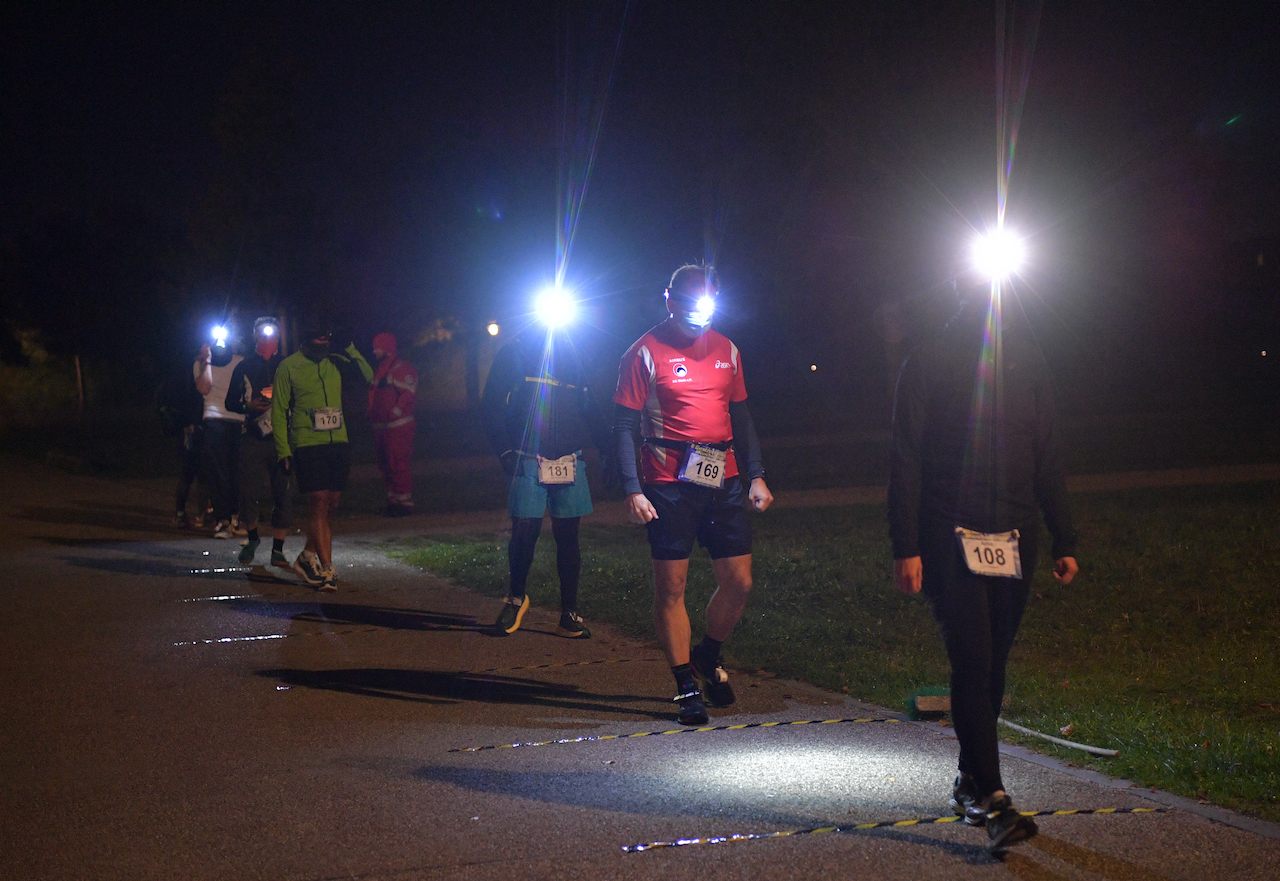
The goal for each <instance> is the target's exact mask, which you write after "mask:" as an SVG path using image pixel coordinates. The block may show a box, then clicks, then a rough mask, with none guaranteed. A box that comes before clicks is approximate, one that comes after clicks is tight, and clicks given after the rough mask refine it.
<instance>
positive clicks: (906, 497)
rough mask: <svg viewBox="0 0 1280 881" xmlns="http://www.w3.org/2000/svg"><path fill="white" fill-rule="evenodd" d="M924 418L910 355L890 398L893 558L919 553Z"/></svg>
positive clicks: (920, 388)
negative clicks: (891, 407) (891, 408)
mask: <svg viewBox="0 0 1280 881" xmlns="http://www.w3.org/2000/svg"><path fill="white" fill-rule="evenodd" d="M924 421H925V390H924V381H923V376H922V373H921V369H920V363H919V359H918V358H916V357H914V356H913V357H911V358H908V359H907V361H906V363H905V364H903V366H902V373H901V374H900V375H899V377H898V388H897V392H896V394H895V395H894V402H893V440H892V443H891V446H890V454H889V499H888V501H889V538H890V540H891V541H892V542H893V558H894V559H895V560H904V559H908V558H910V557H918V556H920V492H921V483H922V471H921V465H920V461H921V460H920V454H921V443H922V440H923V436H924Z"/></svg>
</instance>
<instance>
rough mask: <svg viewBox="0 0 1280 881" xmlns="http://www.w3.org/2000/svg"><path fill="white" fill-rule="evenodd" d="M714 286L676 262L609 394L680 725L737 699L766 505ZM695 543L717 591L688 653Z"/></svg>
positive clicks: (736, 362)
mask: <svg viewBox="0 0 1280 881" xmlns="http://www.w3.org/2000/svg"><path fill="white" fill-rule="evenodd" d="M718 294H719V284H718V281H717V279H716V277H715V272H714V270H713V269H712V268H711V267H703V266H693V265H689V266H682V267H680V268H679V269H677V270H676V272H675V274H674V275H672V276H671V283H670V285H669V286H668V287H667V290H666V292H665V294H664V296H665V298H666V304H667V311H668V313H669V317H668V318H667V320H666V321H664V322H662V323H661V324H659V325H658V326H656V327H654V328H653V329H652V330H650V331H649V332H648V333H646V334H645V335H644V336H642V337H641V338H640V339H639V340H637V341H636V342H635V344H633V345H632V346H631V348H630V349H628V350H627V353H626V354H625V355H623V357H622V364H621V367H620V370H619V375H618V389H617V392H616V393H615V395H614V398H613V401H614V405H615V406H614V444H615V447H616V449H617V457H618V475H619V478H620V479H621V482H622V491H623V493H624V494H625V496H626V502H627V512H628V516H629V517H630V519H631V521H632V522H634V523H640V524H644V525H645V527H646V529H647V530H648V536H649V548H650V551H651V552H652V556H653V580H654V604H653V618H654V625H655V627H656V628H657V632H658V642H659V644H660V645H661V646H662V651H663V653H664V654H665V655H666V656H667V662H668V663H669V664H670V665H671V672H672V675H674V676H675V680H676V697H675V702H676V703H677V704H678V705H679V711H678V713H677V716H676V718H677V719H678V720H679V722H680V723H681V724H684V725H704V724H706V721H707V703H708V702H709V703H711V704H712V705H713V706H727V705H729V704H732V703H733V702H734V693H733V688H732V687H731V686H730V685H729V676H728V674H727V673H725V670H724V665H723V663H722V661H721V657H720V649H721V645H722V644H723V643H724V641H725V640H727V639H728V638H729V635H730V633H732V632H733V628H734V626H735V625H736V624H737V623H738V619H740V618H741V617H742V613H743V612H744V611H745V610H746V606H747V594H748V593H749V592H750V591H751V524H750V522H749V521H748V519H747V506H750V507H751V508H752V509H753V510H756V511H764V510H765V509H767V508H768V507H769V505H770V504H771V503H772V502H773V494H772V493H770V492H769V487H768V486H767V485H766V484H765V481H764V465H763V464H762V462H761V457H760V442H759V441H758V440H757V438H756V431H755V426H754V424H753V423H752V420H751V412H750V411H749V410H748V409H747V386H746V382H745V380H744V378H743V372H742V358H741V355H740V353H739V352H738V347H737V346H735V345H734V344H733V343H732V342H730V340H729V339H728V337H725V336H723V335H722V334H720V333H718V332H716V331H715V330H713V329H712V328H711V326H710V325H711V318H712V315H713V313H714V311H715V304H716V297H717V296H718ZM637 431H639V432H640V433H641V435H642V437H643V442H644V444H643V449H642V461H641V466H642V474H643V483H642V482H641V475H639V474H637V473H636V433H637ZM744 477H745V481H744ZM695 541H696V542H697V543H699V544H701V545H702V546H703V547H704V548H706V549H707V552H708V553H709V554H710V555H711V566H712V569H713V571H714V572H715V576H716V586H717V587H716V592H715V593H714V594H713V595H712V597H711V601H710V602H709V603H708V604H707V632H706V635H705V636H704V637H703V639H702V641H701V642H700V643H698V645H697V646H696V647H695V648H694V649H693V650H692V652H691V651H690V649H689V642H690V638H691V629H690V625H689V612H688V609H687V608H686V606H685V596H684V595H685V584H686V582H687V580H688V575H689V556H690V555H691V554H692V552H693V545H694V542H695ZM699 682H701V687H699Z"/></svg>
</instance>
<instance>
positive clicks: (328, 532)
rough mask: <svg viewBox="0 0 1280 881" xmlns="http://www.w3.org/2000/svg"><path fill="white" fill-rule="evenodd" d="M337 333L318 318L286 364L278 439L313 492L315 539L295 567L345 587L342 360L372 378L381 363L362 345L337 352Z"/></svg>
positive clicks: (288, 464) (346, 463) (347, 456)
mask: <svg viewBox="0 0 1280 881" xmlns="http://www.w3.org/2000/svg"><path fill="white" fill-rule="evenodd" d="M332 340H333V331H332V330H330V329H329V328H328V327H326V326H324V325H323V324H322V323H320V322H317V321H314V320H313V322H312V326H311V328H310V329H309V330H307V331H306V332H305V333H304V334H303V342H302V346H301V347H300V348H299V349H298V351H296V352H294V353H293V354H292V355H290V356H289V357H288V358H285V359H284V360H283V361H281V362H280V367H279V368H278V369H277V370H276V376H275V382H274V384H273V393H272V396H271V425H272V432H271V434H272V437H273V438H275V445H276V456H277V457H278V458H279V460H280V463H281V465H282V467H283V468H284V470H285V472H286V473H289V472H293V473H294V474H295V475H296V477H297V481H298V489H299V490H300V491H301V492H302V493H303V494H304V495H305V496H306V497H307V509H308V510H307V543H306V546H305V547H304V548H303V549H302V552H301V553H300V554H299V555H298V557H297V559H295V560H294V561H293V569H294V571H295V572H297V573H298V574H299V575H300V576H301V577H302V579H303V581H305V582H306V583H307V584H310V585H312V586H313V587H318V588H319V589H320V590H337V589H338V578H337V574H336V573H335V571H334V568H333V515H334V514H335V513H336V512H337V510H338V503H339V501H340V500H341V498H342V491H343V489H345V488H346V484H347V476H348V474H349V473H350V471H351V447H350V445H349V444H348V442H347V421H346V414H345V413H343V410H342V374H341V372H340V371H339V367H338V365H342V367H343V369H348V368H349V367H351V366H352V365H354V366H355V367H356V368H358V369H359V371H360V375H361V376H363V377H364V380H365V382H369V381H371V380H372V379H373V368H372V367H370V366H369V362H368V361H366V360H365V359H364V356H363V355H361V354H360V351H359V350H358V349H357V348H356V346H355V343H351V344H349V345H348V346H347V347H346V348H345V349H344V350H343V351H341V352H331V351H330V347H331V344H332Z"/></svg>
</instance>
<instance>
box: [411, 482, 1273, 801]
mask: <svg viewBox="0 0 1280 881" xmlns="http://www.w3.org/2000/svg"><path fill="white" fill-rule="evenodd" d="M1074 502H1075V505H1076V514H1077V520H1078V524H1079V529H1080V533H1081V545H1080V546H1081V552H1080V554H1081V563H1082V566H1083V571H1082V573H1081V576H1080V577H1079V578H1078V579H1077V581H1076V582H1075V583H1073V584H1072V585H1071V586H1070V587H1069V588H1062V587H1060V586H1059V585H1058V584H1057V583H1056V582H1055V581H1054V580H1053V579H1052V578H1051V577H1050V576H1049V574H1048V571H1047V563H1046V562H1045V561H1042V562H1041V569H1042V571H1041V572H1040V574H1039V576H1038V578H1037V581H1036V585H1035V587H1034V588H1033V594H1032V596H1031V600H1030V603H1029V606H1028V609H1027V614H1026V617H1025V619H1024V623H1023V626H1022V630H1021V632H1020V636H1019V641H1018V644H1017V646H1016V647H1015V648H1014V652H1013V657H1012V660H1011V671H1010V694H1011V698H1012V703H1011V705H1010V708H1009V710H1008V713H1007V715H1008V716H1009V718H1011V719H1013V720H1015V721H1018V722H1020V723H1021V724H1023V725H1026V726H1028V727H1031V728H1034V729H1036V730H1039V731H1045V732H1047V733H1056V732H1058V731H1060V730H1061V729H1063V728H1066V727H1067V726H1071V729H1070V739H1072V740H1077V741H1081V742H1084V743H1090V744H1094V745H1097V746H1103V747H1110V748H1114V749H1119V750H1120V756H1119V757H1117V758H1111V759H1100V758H1091V757H1088V756H1086V755H1085V754H1083V753H1080V752H1078V751H1074V750H1066V749H1062V748H1058V747H1054V746H1051V745H1048V744H1046V743H1044V742H1043V741H1039V740H1034V739H1027V738H1023V737H1021V736H1020V735H1016V734H1011V733H1009V732H1008V731H1007V730H1005V729H1002V732H1001V735H1002V736H1004V737H1007V738H1008V739H1010V740H1011V741H1016V742H1019V743H1023V744H1024V745H1026V746H1030V747H1032V748H1035V749H1037V750H1040V751H1042V752H1046V753H1049V754H1054V755H1058V756H1059V757H1061V758H1063V759H1065V760H1067V761H1070V762H1073V763H1076V764H1080V765H1084V766H1088V767H1092V768H1095V769H1097V770H1100V771H1104V772H1105V773H1108V774H1111V775H1113V776H1119V777H1127V778H1128V779H1131V780H1134V781H1136V782H1140V783H1142V784H1143V785H1147V786H1157V787H1160V788H1163V789H1168V790H1170V791H1173V792H1177V793H1180V794H1182V795H1186V796H1189V797H1198V798H1202V799H1207V800H1210V801H1213V802H1215V803H1218V804H1222V805H1226V806H1228V807H1232V808H1235V809H1238V810H1242V811H1245V812H1247V813H1250V814H1253V815H1255V816H1259V817H1264V818H1266V819H1270V820H1280V801H1278V800H1277V791H1280V755H1278V754H1277V752H1278V747H1280V605H1277V602H1276V596H1277V589H1278V586H1280V519H1278V518H1276V516H1275V511H1276V509H1277V504H1280V485H1276V484H1246V485H1237V486H1224V487H1208V488H1203V487H1195V488H1185V487H1183V488H1167V489H1157V490H1133V491H1126V492H1117V493H1096V494H1083V495H1077V496H1075V497H1074ZM754 522H755V524H756V548H755V590H754V593H753V595H752V599H751V603H750V605H749V606H748V608H747V613H746V615H745V616H744V618H743V620H742V622H741V624H740V625H739V627H738V629H737V630H736V631H735V633H734V636H733V639H732V640H731V641H730V642H729V644H728V645H727V646H726V660H727V662H728V663H729V665H730V666H738V667H742V668H748V669H763V670H767V671H770V672H774V673H780V674H785V675H788V676H793V677H796V678H800V679H803V680H805V681H807V682H811V683H813V684H816V685H819V686H821V687H824V688H828V689H831V690H833V691H843V692H845V693H848V694H850V695H852V696H854V697H857V698H860V699H863V700H867V701H871V702H874V703H878V704H881V705H883V706H889V707H900V706H902V702H903V701H904V700H905V698H906V697H907V696H908V695H910V694H911V693H912V692H914V691H915V690H916V689H918V688H920V687H923V686H938V685H945V684H946V683H947V680H948V667H947V662H946V657H945V655H944V653H943V651H942V648H941V644H940V641H939V639H938V637H937V635H936V630H935V626H934V624H933V621H932V620H931V618H930V616H929V613H928V610H927V607H926V606H925V604H924V602H922V601H921V600H919V599H916V598H908V597H904V596H901V595H899V594H898V593H896V592H895V591H894V590H893V589H892V586H891V566H890V560H889V546H888V540H887V538H886V534H885V533H886V530H885V525H884V510H883V508H882V507H881V506H850V507H844V508H823V509H791V510H779V511H774V512H771V513H769V514H767V515H764V516H762V517H759V518H756V519H755V521H754ZM588 523H589V521H588ZM1044 546H1046V547H1047V542H1046V543H1045V545H1044ZM582 548H583V584H582V591H581V599H582V612H583V614H584V616H586V617H587V619H588V620H595V621H607V622H609V623H612V624H615V625H617V626H620V627H622V628H623V629H624V630H626V631H628V632H630V633H633V634H635V635H638V636H641V637H649V636H651V635H652V625H651V622H650V611H649V610H650V603H651V587H650V584H651V575H650V564H649V558H648V548H647V545H646V544H645V542H644V540H643V537H642V535H641V534H640V532H639V531H638V530H632V529H627V528H607V527H592V526H589V525H584V528H583V540H582ZM391 552H392V553H393V555H395V556H397V557H400V558H402V559H404V560H406V561H407V562H410V563H413V564H415V565H418V566H421V567H422V568H424V569H427V570H429V571H431V572H433V573H435V574H438V575H442V576H446V577H448V578H451V579H452V580H454V581H455V582H456V583H458V584H461V585H465V586H467V587H469V588H472V589H475V590H477V591H480V592H482V593H485V594H487V595H490V596H494V597H498V596H501V595H503V594H504V593H505V591H506V581H507V569H506V567H507V564H506V548H505V539H504V538H502V537H499V536H493V535H487V536H477V535H470V536H465V535H464V536H448V537H441V538H430V539H414V540H412V541H407V542H401V543H398V544H396V545H394V546H392V548H391ZM530 585H531V587H530V594H531V596H532V598H533V601H534V602H535V603H539V604H542V605H546V606H554V605H555V604H556V603H557V602H558V591H557V587H556V577H555V560H554V549H553V545H552V542H551V541H549V540H547V541H543V542H540V543H539V545H538V553H537V556H536V559H535V561H534V571H533V573H532V575H531V577H530ZM713 587H714V585H713V580H712V576H711V568H710V564H709V562H708V561H707V559H706V557H705V555H702V554H701V553H699V554H698V555H695V557H694V560H693V563H692V565H691V571H690V578H689V607H690V613H691V616H692V617H693V618H694V632H695V633H699V632H700V631H701V628H702V623H703V622H702V621H700V620H698V619H699V618H700V616H701V612H700V610H701V609H702V608H703V607H704V606H705V604H706V601H707V599H708V598H709V596H710V594H711V591H712V590H713Z"/></svg>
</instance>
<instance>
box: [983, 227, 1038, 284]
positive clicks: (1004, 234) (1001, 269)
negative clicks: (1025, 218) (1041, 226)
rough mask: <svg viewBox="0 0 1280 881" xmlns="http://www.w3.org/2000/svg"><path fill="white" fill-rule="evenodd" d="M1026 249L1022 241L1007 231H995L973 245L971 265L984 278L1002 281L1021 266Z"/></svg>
mask: <svg viewBox="0 0 1280 881" xmlns="http://www.w3.org/2000/svg"><path fill="white" fill-rule="evenodd" d="M1025 256H1026V248H1025V247H1024V246H1023V244H1022V239H1020V238H1018V237H1017V236H1016V235H1014V234H1013V233H1011V232H1008V231H1007V230H1003V229H1001V230H996V231H995V232H992V233H988V234H987V235H985V236H982V237H980V238H979V239H978V240H977V241H975V242H974V243H973V265H974V268H975V269H977V270H978V271H979V272H981V273H982V274H983V275H984V276H985V277H987V278H990V279H1004V278H1008V277H1009V276H1011V275H1013V274H1014V273H1015V272H1017V271H1018V269H1020V268H1021V266H1022V261H1023V258H1024V257H1025Z"/></svg>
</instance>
